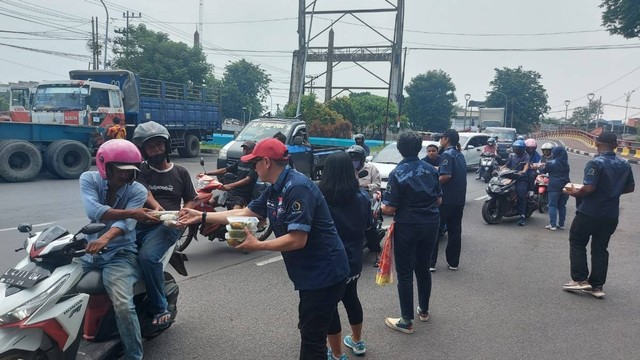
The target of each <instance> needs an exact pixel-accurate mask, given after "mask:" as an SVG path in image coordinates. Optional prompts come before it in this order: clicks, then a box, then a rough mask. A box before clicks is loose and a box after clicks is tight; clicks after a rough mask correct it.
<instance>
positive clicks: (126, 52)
mask: <svg viewBox="0 0 640 360" xmlns="http://www.w3.org/2000/svg"><path fill="white" fill-rule="evenodd" d="M141 17H142V13H140V12H139V13H138V15H136V14H135V13H134V12H133V11H132V12H131V13H129V10H127V12H126V13H124V12H123V13H122V18H124V19H126V20H127V25H126V28H125V30H124V31H125V41H126V45H125V49H124V57H125V59H128V58H129V19H140V18H141ZM201 36H202V35H201Z"/></svg>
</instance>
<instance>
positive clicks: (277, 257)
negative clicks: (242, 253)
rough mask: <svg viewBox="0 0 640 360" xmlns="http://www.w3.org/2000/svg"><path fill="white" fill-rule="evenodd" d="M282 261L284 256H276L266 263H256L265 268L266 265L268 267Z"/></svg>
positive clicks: (265, 261)
mask: <svg viewBox="0 0 640 360" xmlns="http://www.w3.org/2000/svg"><path fill="white" fill-rule="evenodd" d="M280 260H282V255H278V256H274V257H272V258H271V259H267V260H264V261H259V262H257V263H256V265H258V266H264V265H268V264H271V263H274V262H276V261H280Z"/></svg>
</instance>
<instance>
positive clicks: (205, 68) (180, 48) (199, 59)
mask: <svg viewBox="0 0 640 360" xmlns="http://www.w3.org/2000/svg"><path fill="white" fill-rule="evenodd" d="M127 38H128V40H127ZM112 50H113V52H114V54H115V60H114V61H113V64H112V66H111V67H112V68H116V69H125V70H130V71H133V72H135V73H137V74H140V76H141V77H143V78H150V79H159V80H165V81H170V82H175V83H181V84H183V83H191V84H194V85H205V84H208V83H209V82H210V81H211V80H212V79H213V66H212V65H211V64H209V63H207V58H206V56H205V55H204V53H203V52H202V49H201V48H200V47H199V46H194V47H190V46H188V45H187V44H185V43H182V42H175V41H171V40H170V39H169V35H168V34H165V33H162V32H155V31H152V30H149V29H147V28H146V27H145V26H144V24H140V25H138V26H130V27H129V30H128V36H127V34H126V31H125V33H121V34H120V35H118V36H117V37H116V38H115V39H114V46H113V49H112Z"/></svg>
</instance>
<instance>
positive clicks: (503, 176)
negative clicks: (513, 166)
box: [482, 169, 538, 224]
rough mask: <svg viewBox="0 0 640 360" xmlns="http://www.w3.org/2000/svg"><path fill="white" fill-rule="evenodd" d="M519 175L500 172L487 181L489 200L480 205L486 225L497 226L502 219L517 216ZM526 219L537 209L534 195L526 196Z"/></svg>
mask: <svg viewBox="0 0 640 360" xmlns="http://www.w3.org/2000/svg"><path fill="white" fill-rule="evenodd" d="M518 177H519V175H518V174H517V172H516V171H515V170H508V169H505V170H501V171H499V172H498V174H497V176H494V177H493V178H491V180H490V181H489V185H488V186H487V189H486V191H487V194H488V195H489V199H488V200H487V201H485V202H484V204H483V205H482V218H483V219H484V221H486V222H487V224H498V223H500V221H501V220H502V218H503V217H513V216H519V215H520V214H519V213H518V205H517V204H518V196H517V195H516V181H517V179H518ZM526 201H527V213H526V217H527V218H528V217H530V216H531V214H532V213H533V212H534V211H535V210H536V209H537V207H538V203H537V199H536V196H535V195H532V196H530V195H527V198H526Z"/></svg>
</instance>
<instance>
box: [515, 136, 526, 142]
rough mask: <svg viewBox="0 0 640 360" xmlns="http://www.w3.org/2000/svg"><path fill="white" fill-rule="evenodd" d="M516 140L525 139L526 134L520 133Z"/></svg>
mask: <svg viewBox="0 0 640 360" xmlns="http://www.w3.org/2000/svg"><path fill="white" fill-rule="evenodd" d="M516 140H522V141H524V136H522V135H518V137H517V139H516Z"/></svg>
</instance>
